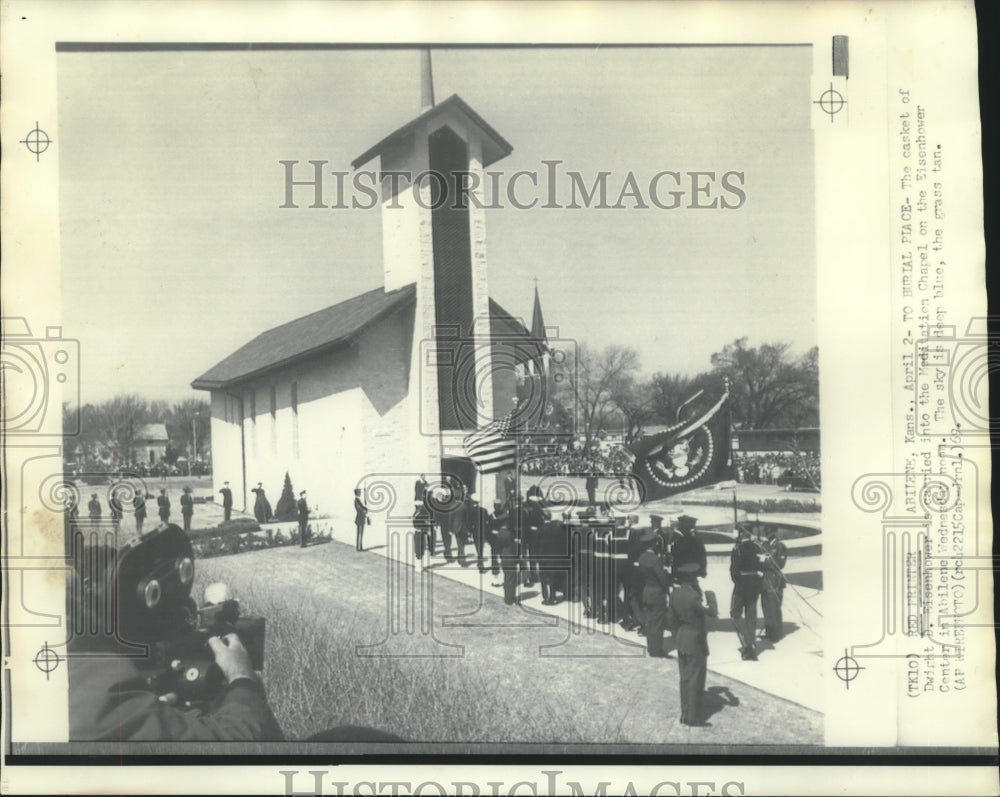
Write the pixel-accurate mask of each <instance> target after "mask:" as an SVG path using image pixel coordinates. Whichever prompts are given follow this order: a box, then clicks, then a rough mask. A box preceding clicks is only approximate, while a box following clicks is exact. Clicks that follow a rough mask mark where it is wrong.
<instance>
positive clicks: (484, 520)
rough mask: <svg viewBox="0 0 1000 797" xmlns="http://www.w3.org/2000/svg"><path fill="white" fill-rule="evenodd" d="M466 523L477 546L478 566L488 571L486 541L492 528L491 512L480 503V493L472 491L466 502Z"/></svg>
mask: <svg viewBox="0 0 1000 797" xmlns="http://www.w3.org/2000/svg"><path fill="white" fill-rule="evenodd" d="M465 512H466V521H465V522H466V524H467V528H468V529H469V534H470V535H471V537H472V544H473V545H474V546H475V548H476V566H477V567H478V568H479V572H480V573H485V572H486V569H487V568H486V555H485V554H486V548H485V546H486V542H487V537H488V535H489V530H490V513H489V512H487V511H486V507H484V506H481V505H480V504H479V495H478V494H477V493H472V494H471V495H470V496H469V500H468V501H466V502H465Z"/></svg>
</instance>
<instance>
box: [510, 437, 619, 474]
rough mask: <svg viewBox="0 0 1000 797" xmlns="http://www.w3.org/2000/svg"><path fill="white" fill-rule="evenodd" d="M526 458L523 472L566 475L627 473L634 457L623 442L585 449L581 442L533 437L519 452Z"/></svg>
mask: <svg viewBox="0 0 1000 797" xmlns="http://www.w3.org/2000/svg"><path fill="white" fill-rule="evenodd" d="M520 454H521V456H522V458H523V465H522V473H526V474H536V473H545V474H557V475H563V476H569V475H575V474H580V473H589V472H591V471H597V472H599V473H614V474H626V473H628V472H629V471H630V470H631V468H632V464H631V458H630V456H629V454H628V453H627V452H626V451H625V449H624V448H623V447H622V446H620V445H610V444H606V445H602V446H598V447H597V448H595V449H594V450H591V451H589V452H585V451H584V448H583V446H582V445H580V444H579V442H577V443H568V442H565V441H560V439H558V438H552V439H551V440H547V441H544V440H543V441H539V440H532V441H531V443H530V444H528V445H526V446H525V448H524V449H523V450H522V451H521V452H520Z"/></svg>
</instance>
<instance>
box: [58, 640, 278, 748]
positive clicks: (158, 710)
mask: <svg viewBox="0 0 1000 797" xmlns="http://www.w3.org/2000/svg"><path fill="white" fill-rule="evenodd" d="M143 686H144V684H143V681H142V678H141V676H140V674H139V672H138V670H136V668H135V666H134V665H133V664H132V663H131V662H129V661H128V660H127V659H113V660H108V659H95V660H89V661H88V660H83V661H77V662H74V663H73V667H72V669H71V674H70V739H71V740H73V741H76V740H84V739H89V740H107V741H175V742H177V741H282V740H283V735H282V733H281V728H280V727H279V726H278V722H277V720H276V719H275V718H274V714H273V713H271V709H270V708H269V707H268V705H267V702H266V701H265V699H264V691H263V689H262V687H261V686H260V684H259V683H257V681H255V680H251V679H249V678H241V679H237V680H236V681H234V682H233V683H232V684H230V685H229V686H228V687H227V689H226V691H225V692H224V693H223V694H222V696H221V697H220V698H219V699H218V701H217V702H216V703H215V704H214V705H213V706H211V707H209V708H206V709H186V708H180V707H177V706H170V705H168V704H167V703H164V702H162V701H160V700H158V699H157V697H156V695H154V694H153V693H152V692H150V691H148V690H147V689H144V688H143Z"/></svg>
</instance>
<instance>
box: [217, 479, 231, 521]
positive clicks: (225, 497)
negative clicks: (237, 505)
mask: <svg viewBox="0 0 1000 797" xmlns="http://www.w3.org/2000/svg"><path fill="white" fill-rule="evenodd" d="M219 493H220V494H221V495H222V511H223V512H224V513H225V516H224V517H223V520H230V519H231V518H232V517H233V491H232V490H230V489H229V482H223V485H222V489H221V490H219Z"/></svg>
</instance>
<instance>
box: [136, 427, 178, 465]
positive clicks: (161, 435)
mask: <svg viewBox="0 0 1000 797" xmlns="http://www.w3.org/2000/svg"><path fill="white" fill-rule="evenodd" d="M169 442H170V441H169V439H168V437H167V426H166V424H163V423H147V424H146V425H145V426H142V427H140V428H139V429H138V430H137V431H136V433H135V437H134V438H133V440H132V461H133V462H136V463H139V462H141V463H145V464H147V465H155V464H156V463H157V462H159V461H160V460H161V459H163V457H164V455H165V454H166V453H167V444H168V443H169Z"/></svg>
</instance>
